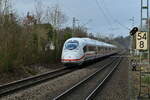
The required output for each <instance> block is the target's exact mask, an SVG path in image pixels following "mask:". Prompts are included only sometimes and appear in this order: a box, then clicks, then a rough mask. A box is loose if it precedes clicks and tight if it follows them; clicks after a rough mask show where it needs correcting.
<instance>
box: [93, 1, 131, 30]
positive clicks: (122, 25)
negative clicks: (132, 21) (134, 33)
mask: <svg viewBox="0 0 150 100" xmlns="http://www.w3.org/2000/svg"><path fill="white" fill-rule="evenodd" d="M96 1H97V4H98V5H100V3H99V2H98V0H96ZM102 4H103V5H104V0H102ZM100 7H101V6H100ZM101 8H102V7H101ZM103 8H105V9H104V10H105V12H107V14H109V16H108V17H110V18H111V19H112V21H113V22H115V23H116V24H118V25H120V26H121V27H123V28H124V29H126V30H131V29H130V28H128V27H127V26H125V25H124V24H122V23H121V22H120V21H119V20H117V19H115V18H114V17H113V16H112V14H111V13H110V11H109V9H108V8H107V6H106V5H105V6H103ZM104 10H103V12H104ZM105 16H107V15H106V14H105ZM107 19H109V18H107Z"/></svg>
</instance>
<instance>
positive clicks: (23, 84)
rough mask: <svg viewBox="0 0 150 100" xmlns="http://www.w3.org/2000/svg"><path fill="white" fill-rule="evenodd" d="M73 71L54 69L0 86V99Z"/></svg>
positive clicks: (64, 68)
mask: <svg viewBox="0 0 150 100" xmlns="http://www.w3.org/2000/svg"><path fill="white" fill-rule="evenodd" d="M75 70H77V69H76V68H74V69H68V68H66V67H63V68H59V69H56V70H54V71H50V72H46V73H43V74H39V75H36V76H33V77H28V78H25V79H22V80H18V81H15V82H11V83H8V84H5V85H0V97H2V96H5V95H8V94H12V93H15V92H16V91H18V90H23V89H26V88H28V87H31V86H34V85H37V84H40V83H42V82H45V81H48V80H50V79H54V78H57V77H59V76H62V75H65V74H67V73H70V72H73V71H75Z"/></svg>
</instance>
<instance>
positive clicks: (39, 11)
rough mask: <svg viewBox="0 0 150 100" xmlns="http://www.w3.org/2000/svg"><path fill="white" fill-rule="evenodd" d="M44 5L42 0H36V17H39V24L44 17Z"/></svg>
mask: <svg viewBox="0 0 150 100" xmlns="http://www.w3.org/2000/svg"><path fill="white" fill-rule="evenodd" d="M43 8H44V6H43V4H42V1H41V0H35V18H36V19H37V24H40V23H41V22H42V20H43V17H44V9H43Z"/></svg>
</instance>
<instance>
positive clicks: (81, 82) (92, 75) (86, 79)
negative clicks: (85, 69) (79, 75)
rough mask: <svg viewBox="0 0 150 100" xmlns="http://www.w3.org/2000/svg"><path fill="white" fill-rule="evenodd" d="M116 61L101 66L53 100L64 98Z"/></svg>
mask: <svg viewBox="0 0 150 100" xmlns="http://www.w3.org/2000/svg"><path fill="white" fill-rule="evenodd" d="M116 60H117V58H115V59H113V61H112V62H110V63H109V64H106V65H104V66H102V67H101V68H100V69H98V70H97V71H95V72H94V73H93V74H91V75H89V76H88V77H86V78H84V79H83V80H82V81H80V82H78V83H77V84H75V85H74V86H72V87H71V88H69V89H68V90H66V91H64V92H63V93H62V94H60V95H58V96H56V97H55V98H53V100H60V99H61V98H63V97H64V96H66V95H68V94H69V93H71V92H72V91H73V90H74V89H75V88H77V87H78V86H80V85H81V84H83V83H85V82H86V81H88V80H89V79H91V78H92V77H94V76H95V75H96V74H97V73H99V72H100V71H102V70H103V69H105V68H107V67H108V66H109V65H111V64H112V63H114V61H116Z"/></svg>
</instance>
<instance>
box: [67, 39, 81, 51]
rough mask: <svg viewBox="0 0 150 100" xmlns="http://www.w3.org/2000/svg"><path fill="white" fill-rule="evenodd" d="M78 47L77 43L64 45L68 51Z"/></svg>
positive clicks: (72, 42) (71, 42)
mask: <svg viewBox="0 0 150 100" xmlns="http://www.w3.org/2000/svg"><path fill="white" fill-rule="evenodd" d="M78 46H79V42H78V41H76V40H75V41H69V42H67V43H66V45H65V48H66V49H68V50H74V49H76V48H77V47H78Z"/></svg>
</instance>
